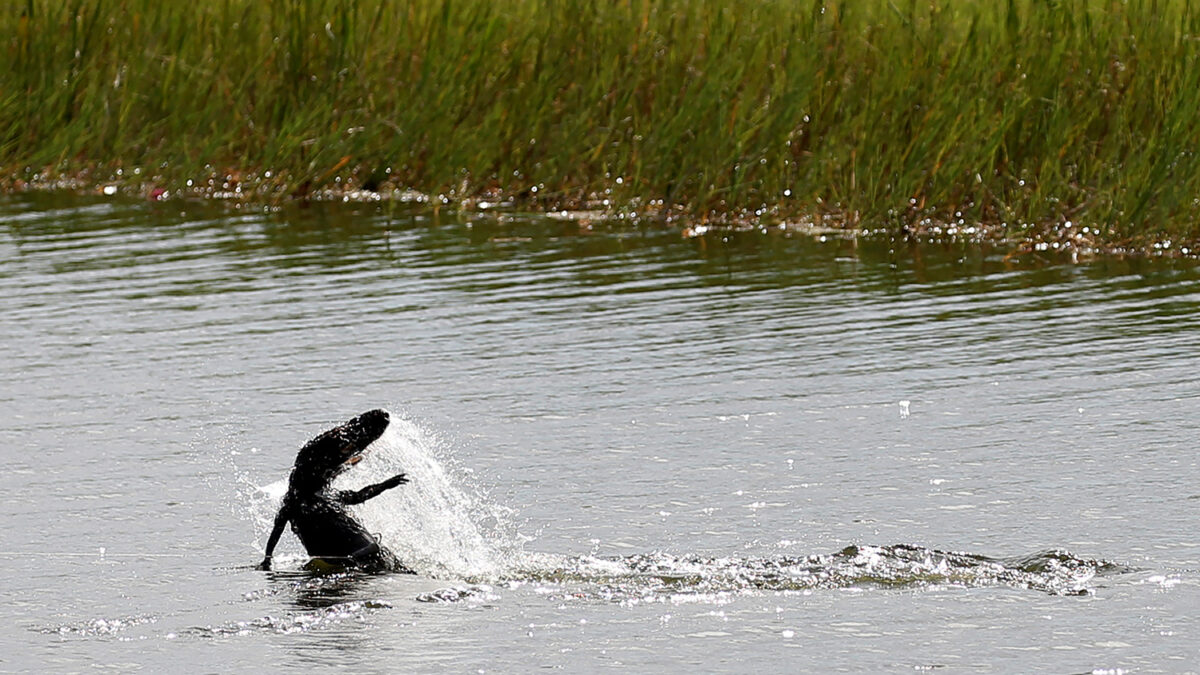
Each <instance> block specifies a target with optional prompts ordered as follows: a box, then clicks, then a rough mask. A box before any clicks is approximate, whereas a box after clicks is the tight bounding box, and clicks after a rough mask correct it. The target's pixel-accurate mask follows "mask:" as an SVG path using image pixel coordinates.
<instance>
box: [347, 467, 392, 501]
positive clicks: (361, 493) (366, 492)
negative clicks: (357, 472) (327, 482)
mask: <svg viewBox="0 0 1200 675" xmlns="http://www.w3.org/2000/svg"><path fill="white" fill-rule="evenodd" d="M407 482H408V478H405V476H404V474H402V473H401V474H397V475H395V476H392V477H391V478H389V479H387V480H385V481H383V482H382V483H376V484H374V485H368V486H367V487H365V488H363V489H361V490H342V491H341V492H338V495H337V496H338V501H340V502H341V503H343V504H361V503H363V502H365V501H367V500H368V499H372V498H374V497H378V496H379V495H380V493H382V492H384V491H385V490H391V489H392V488H394V487H396V486H397V485H403V484H404V483H407Z"/></svg>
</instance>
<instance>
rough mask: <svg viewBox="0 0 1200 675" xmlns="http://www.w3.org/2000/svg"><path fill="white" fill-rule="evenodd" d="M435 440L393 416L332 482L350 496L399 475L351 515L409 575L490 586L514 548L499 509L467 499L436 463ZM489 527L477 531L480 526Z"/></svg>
mask: <svg viewBox="0 0 1200 675" xmlns="http://www.w3.org/2000/svg"><path fill="white" fill-rule="evenodd" d="M437 448H438V442H437V440H436V439H435V438H434V437H432V436H431V435H429V434H428V433H427V432H426V431H425V430H424V429H422V428H421V427H419V426H417V425H416V424H414V423H413V422H411V421H409V420H405V419H401V418H398V417H396V416H394V415H393V417H392V423H391V424H390V425H389V426H388V429H387V431H386V432H385V433H384V434H383V436H381V437H380V438H379V439H378V440H376V441H375V442H374V443H373V444H371V447H370V449H369V450H368V451H367V452H366V453H365V456H364V459H363V461H361V462H359V463H358V464H357V465H356V466H355V467H354V469H353V470H351V471H349V472H347V473H346V474H345V475H344V476H343V477H341V478H339V479H338V480H337V481H336V482H335V487H336V488H338V489H354V488H358V487H362V486H363V485H367V484H370V483H377V482H379V481H382V480H385V479H387V478H390V477H391V476H394V475H396V474H398V473H404V474H406V475H407V476H408V480H409V482H408V483H407V484H405V485H401V486H399V487H396V488H394V489H392V490H388V491H387V492H384V493H383V494H381V495H379V496H378V497H376V498H374V499H372V500H370V501H367V502H366V503H364V504H362V505H360V506H355V507H353V508H354V511H355V513H356V514H357V515H358V516H359V518H360V519H361V520H362V522H363V524H364V525H365V526H366V527H367V529H368V530H370V531H371V532H372V533H375V534H377V535H379V537H380V541H381V542H382V543H383V545H384V546H386V547H388V548H390V549H391V550H392V551H393V552H395V553H396V555H397V556H398V557H399V558H400V560H401V561H402V562H403V563H404V564H405V565H406V566H408V567H409V568H410V569H412V570H413V571H415V572H417V573H419V574H422V575H425V576H432V577H441V578H458V579H495V578H498V577H501V576H503V575H504V573H505V571H506V570H508V569H510V568H511V566H512V564H513V562H514V556H518V554H519V544H518V543H517V541H516V539H515V537H514V536H512V535H511V533H509V532H506V531H505V530H506V528H505V526H504V523H505V522H506V518H505V517H504V514H503V512H502V510H501V509H500V508H499V507H497V506H495V505H492V504H488V503H486V501H484V500H482V499H481V498H479V497H478V495H477V494H472V491H468V490H467V489H464V487H463V486H462V485H461V484H460V483H459V482H458V481H456V480H454V479H453V478H452V477H451V476H450V475H448V474H447V472H446V470H445V468H444V467H443V466H442V464H441V462H439V461H438V457H437ZM485 522H487V523H489V524H491V526H490V527H485V526H484V525H483V523H485Z"/></svg>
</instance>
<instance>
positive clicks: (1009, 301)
mask: <svg viewBox="0 0 1200 675" xmlns="http://www.w3.org/2000/svg"><path fill="white" fill-rule="evenodd" d="M1005 253H1006V250H1004V249H997V248H992V247H989V246H987V245H975V244H966V243H961V242H945V243H927V244H915V243H913V242H909V241H888V240H866V239H857V240H856V239H835V238H830V239H828V240H824V241H822V240H819V239H815V238H813V237H810V236H804V235H797V234H788V233H783V232H778V231H770V232H766V233H762V232H749V233H737V234H729V235H721V234H709V235H707V236H705V237H701V238H695V239H683V238H682V237H680V235H679V233H678V232H677V231H676V230H674V229H670V228H662V227H658V226H656V225H653V224H645V225H642V226H636V227H627V226H620V227H615V226H611V225H609V224H605V223H602V222H594V223H586V222H581V221H579V220H567V219H563V220H559V219H552V218H544V217H525V216H521V215H519V214H494V213H488V214H468V215H464V216H455V215H447V214H445V213H443V214H441V215H440V216H437V215H434V214H432V213H428V212H425V211H421V210H416V209H412V208H409V207H406V206H402V205H397V206H394V207H390V206H385V207H379V206H375V205H370V206H367V205H316V206H314V207H313V208H311V209H307V210H304V209H288V210H284V211H280V212H273V213H265V212H261V211H257V210H254V209H251V208H248V207H242V208H234V207H231V206H229V205H211V204H206V203H183V202H166V203H134V202H111V201H106V200H100V199H93V198H63V197H60V196H46V195H28V196H19V197H5V198H3V199H0V254H2V255H0V315H2V316H3V317H4V320H3V321H0V344H3V346H4V358H3V359H0V378H3V381H4V383H5V384H4V386H3V387H0V407H2V408H3V410H4V411H5V415H4V416H3V419H2V420H0V442H3V443H4V444H5V446H6V447H8V448H10V450H11V451H10V453H9V454H8V455H7V456H6V471H5V472H2V473H0V489H2V490H3V494H5V496H6V497H5V508H6V513H7V514H8V515H7V518H6V525H7V527H6V534H5V535H4V537H5V539H4V540H3V545H2V546H0V549H3V550H0V559H2V560H4V561H5V563H6V565H7V568H8V569H7V574H6V575H5V579H6V580H5V581H4V582H3V586H0V599H3V600H4V601H5V602H4V606H5V607H6V608H7V609H6V610H5V612H6V614H5V618H7V619H9V620H10V621H9V622H10V624H11V625H18V626H21V627H22V631H20V634H18V635H13V636H6V637H5V638H3V639H2V640H0V646H3V647H4V648H5V649H3V650H0V651H3V653H4V654H6V655H7V654H14V656H8V657H6V658H8V659H9V661H7V662H5V663H4V665H3V667H4V668H10V667H11V668H13V669H15V670H22V669H33V668H35V667H39V666H44V664H45V663H47V662H50V661H47V659H50V660H51V661H52V663H51V665H52V666H54V667H55V668H56V669H59V670H68V671H69V670H80V669H83V668H84V667H91V665H92V664H93V663H94V664H97V665H99V666H101V667H103V666H108V667H112V668H121V666H122V664H124V665H125V666H128V665H129V664H130V660H131V658H132V657H130V655H129V652H127V651H123V650H122V648H121V645H122V642H121V641H122V640H125V639H129V640H138V641H139V645H140V646H141V647H143V648H142V649H139V651H138V654H139V656H138V658H139V659H141V661H140V663H142V664H144V665H146V666H148V667H149V668H154V669H159V670H161V669H163V668H166V667H169V666H170V665H173V664H178V663H179V662H181V661H180V660H179V659H180V656H181V655H187V656H188V657H199V658H200V659H201V660H200V661H196V662H197V663H199V662H206V663H213V664H214V665H213V669H214V670H216V669H228V668H227V667H225V668H222V666H229V665H232V664H234V663H237V664H239V666H240V667H242V668H244V667H245V664H263V665H265V664H266V663H270V664H271V667H272V668H273V669H279V670H284V671H289V670H307V669H309V668H311V667H312V666H314V665H334V664H336V665H339V666H340V667H361V668H368V669H369V668H371V667H372V665H371V664H375V667H378V663H381V662H385V661H386V662H387V663H388V664H390V666H394V667H395V668H396V669H401V670H403V669H409V670H417V671H422V670H424V671H428V670H432V669H435V668H446V667H453V668H454V669H456V670H473V669H480V668H483V669H490V670H496V671H502V672H503V671H519V670H524V669H528V668H529V664H530V663H536V664H538V666H539V667H558V666H562V667H567V666H571V667H574V668H576V669H579V668H584V669H587V668H591V667H595V668H601V667H612V666H613V665H615V664H617V663H620V664H624V665H626V666H628V667H633V668H635V669H641V670H647V669H669V667H670V665H671V664H678V663H685V664H689V665H692V666H696V667H700V664H699V663H698V660H699V659H700V657H698V656H697V655H701V656H702V657H703V661H704V663H706V664H707V665H708V666H709V667H710V669H714V670H730V671H739V670H744V668H739V666H745V667H748V665H747V664H749V665H753V666H754V668H755V669H760V670H780V669H784V668H790V669H798V670H806V669H807V670H809V671H836V670H844V671H857V672H864V671H866V672H879V671H887V670H895V669H897V668H900V669H906V670H911V669H912V668H917V667H921V668H924V667H933V666H939V667H940V665H939V664H941V665H946V664H950V665H955V664H957V665H959V666H961V667H962V669H964V670H968V671H989V670H990V671H992V672H1013V671H1027V670H1033V669H1037V668H1042V669H1049V670H1055V671H1057V672H1083V671H1087V670H1091V669H1097V668H1098V669H1104V668H1110V669H1111V668H1127V669H1137V668H1143V669H1152V668H1158V667H1162V664H1163V663H1168V666H1167V667H1168V668H1169V666H1170V665H1171V664H1176V663H1188V662H1194V658H1193V657H1196V656H1197V655H1196V654H1195V653H1194V645H1195V644H1200V623H1198V622H1197V621H1196V620H1195V619H1194V612H1191V610H1190V608H1191V607H1194V606H1195V602H1196V601H1197V600H1198V598H1197V594H1198V593H1200V577H1198V576H1197V575H1196V574H1195V572H1194V570H1195V569H1197V568H1200V545H1198V544H1197V543H1196V541H1195V539H1194V537H1192V536H1191V535H1190V534H1189V533H1190V532H1193V531H1194V529H1195V505H1196V503H1197V495H1198V491H1197V489H1196V487H1195V486H1196V484H1197V483H1198V479H1200V467H1198V464H1197V461H1196V459H1195V453H1194V452H1193V450H1194V445H1195V439H1196V437H1197V435H1198V434H1197V432H1198V431H1200V429H1198V427H1200V423H1198V422H1197V416H1196V414H1195V413H1196V402H1197V398H1200V391H1198V390H1197V387H1196V385H1195V376H1194V371H1195V369H1194V360H1195V354H1197V353H1200V318H1198V317H1200V313H1198V312H1197V309H1200V306H1198V305H1200V284H1198V283H1197V281H1198V278H1197V276H1198V275H1197V271H1196V268H1195V266H1194V264H1193V263H1191V262H1189V261H1169V260H1137V259H1124V260H1122V259H1101V260H1096V261H1090V262H1085V263H1080V264H1066V261H1063V260H1058V259H1054V258H1052V257H1042V258H1039V257H1034V256H1025V257H1021V258H1018V259H1006V258H1005ZM379 406H384V407H388V408H391V409H392V410H393V411H394V412H396V413H397V414H398V416H399V417H401V418H407V419H409V420H411V423H412V425H413V426H412V427H411V428H410V429H409V431H410V432H411V433H410V436H413V435H414V434H415V436H414V437H419V436H421V434H426V435H427V436H429V437H431V438H432V440H430V441H429V445H428V447H427V448H425V449H427V450H428V453H427V458H428V459H429V461H430V462H431V463H429V464H427V465H425V466H424V467H423V469H421V471H423V476H425V480H426V483H427V485H426V486H425V487H426V488H432V487H435V483H436V480H434V478H433V477H436V476H437V472H438V471H441V472H443V473H444V474H445V476H446V477H447V478H446V481H447V482H446V485H457V486H461V487H462V490H463V492H462V494H466V495H467V496H468V497H469V498H470V499H468V500H467V502H468V503H464V504H458V505H457V506H455V505H454V502H453V500H450V501H446V500H443V501H441V502H438V501H437V500H436V499H434V498H433V497H432V496H431V495H433V494H434V493H429V492H422V491H421V490H416V489H414V490H413V491H412V493H411V494H410V495H409V497H410V498H413V499H417V498H420V499H422V501H421V502H420V503H417V502H409V503H407V504H405V505H404V507H403V511H404V513H405V515H406V517H407V516H411V517H412V518H409V519H408V520H406V519H405V518H401V517H392V516H391V515H389V514H388V513H383V514H380V513H376V514H374V515H372V514H370V513H366V514H364V517H366V518H368V519H370V518H374V519H375V520H376V521H378V522H384V521H386V523H389V524H390V525H385V526H384V527H388V526H390V527H392V530H391V531H389V532H388V533H387V536H388V537H390V539H389V542H390V543H392V544H393V546H395V547H396V548H398V549H404V550H405V551H406V554H407V555H408V556H410V557H412V558H414V559H418V560H419V561H420V562H421V564H423V565H425V567H426V569H427V570H428V575H425V576H418V577H415V578H408V577H407V576H405V578H399V577H398V575H392V576H386V577H383V578H380V577H362V578H347V579H340V578H334V579H329V578H320V579H318V578H313V577H309V576H306V575H302V576H299V577H295V578H293V577H289V576H287V575H286V574H284V575H283V576H268V575H263V574H262V573H259V572H255V571H253V570H249V569H246V567H248V566H250V565H252V564H253V563H254V562H256V561H257V560H258V559H260V558H261V532H262V526H261V524H259V523H258V522H257V521H256V520H255V514H256V513H257V511H256V509H257V506H258V505H263V504H268V505H269V499H270V495H269V493H268V492H264V491H262V490H261V488H264V487H270V486H271V485H273V484H277V483H278V482H279V481H281V480H283V479H285V478H286V475H287V470H288V468H289V467H290V466H291V463H292V460H293V458H294V455H295V451H296V450H297V449H298V448H299V447H300V445H301V444H303V442H304V441H306V440H307V439H308V438H310V437H312V436H313V435H314V434H315V433H317V432H319V431H321V430H323V429H325V428H328V427H329V426H332V425H333V424H335V423H337V422H339V421H341V420H343V419H345V418H347V417H349V416H350V415H353V414H355V413H358V412H361V411H362V410H366V409H369V408H373V407H379ZM405 447H407V446H405ZM400 449H403V448H400ZM387 459H388V456H386V455H381V456H380V460H381V461H383V460H387ZM391 461H395V462H398V463H400V464H401V465H402V466H403V467H404V468H410V467H414V468H413V470H414V471H416V470H417V468H419V467H417V465H418V464H419V463H420V462H421V461H424V460H423V459H422V457H419V456H416V455H412V454H405V453H404V452H399V453H398V454H395V455H394V456H391ZM442 496H445V495H442ZM439 504H441V505H439ZM447 504H449V506H447ZM377 506H380V507H381V508H383V507H385V506H386V504H384V503H380V504H378V505H377ZM455 508H459V509H460V511H459V512H458V515H456V516H455V517H454V518H451V519H450V520H449V521H448V522H447V523H442V524H440V525H439V524H437V523H434V522H432V521H430V520H428V519H426V520H423V521H422V520H420V518H425V517H427V516H428V517H432V515H433V514H441V513H447V512H449V511H453V510H454V509H455ZM422 509H425V510H424V511H422ZM268 510H269V509H268ZM385 510H386V509H385ZM422 514H423V515H422ZM418 516H419V517H420V518H417V517H418ZM413 518H416V519H415V520H414V519H413ZM463 523H469V524H471V525H473V526H476V525H477V526H478V528H477V529H478V530H479V532H476V534H477V535H478V536H480V537H482V539H480V540H475V541H477V543H478V541H483V542H484V543H485V544H488V541H487V536H488V533H489V532H491V530H492V529H497V530H498V531H503V532H507V533H509V534H506V535H504V536H505V537H509V539H508V540H507V541H509V542H510V543H516V544H520V546H519V547H518V548H521V549H522V550H524V551H526V552H527V553H528V554H529V555H531V556H534V557H537V556H544V557H542V558H540V559H541V560H543V561H546V564H545V565H543V566H541V567H537V568H536V569H534V570H532V571H529V570H526V572H527V574H526V576H524V577H521V576H515V577H514V576H504V575H500V576H499V577H496V578H495V579H490V580H487V581H484V582H482V583H480V580H478V579H475V580H474V582H475V583H474V584H472V582H471V581H470V580H467V579H464V578H465V577H471V575H472V574H474V573H475V572H474V571H473V570H477V566H478V565H481V564H485V563H486V562H487V561H486V560H484V561H483V562H481V561H480V559H479V558H478V557H477V556H473V555H465V554H464V556H462V557H458V558H456V557H454V556H448V555H445V553H446V551H448V550H449V549H450V548H452V547H451V546H449V545H446V544H444V543H443V544H431V542H436V541H442V542H446V541H460V540H458V539H455V537H456V536H458V535H459V534H461V532H458V531H457V530H456V529H455V526H456V525H462V524H463ZM438 528H442V529H441V530H439V529H438ZM506 528H507V529H506ZM513 530H515V531H516V532H517V533H519V534H512V533H511V532H512V531H513ZM438 532H441V534H438ZM467 534H470V533H469V532H468V533H467ZM443 535H444V536H443ZM439 537H443V538H442V539H440V540H439ZM469 538H470V537H468V539H469ZM488 545H490V544H488ZM102 548H103V549H105V550H106V551H108V553H109V555H108V556H107V557H104V558H103V559H98V558H95V557H91V556H90V555H89V556H86V557H85V556H81V555H75V554H80V553H88V554H90V553H92V552H95V551H99V550H100V549H102ZM484 548H485V549H486V546H485V547H484ZM472 550H474V551H475V552H476V553H477V552H478V550H479V549H472ZM945 551H962V552H965V553H944V552H945ZM1037 551H1047V552H1048V553H1042V554H1039V553H1034V552H1037ZM1066 551H1070V553H1067V552H1066ZM459 552H460V553H462V551H459ZM831 552H837V553H831ZM281 555H282V559H283V560H285V561H286V560H288V559H289V558H288V556H291V559H293V560H296V561H300V560H302V552H301V551H300V549H299V547H298V546H297V545H296V543H295V541H294V539H292V538H291V535H290V534H289V535H287V536H285V539H284V542H283V549H282V551H281ZM1024 556H1029V557H1028V558H1027V559H1026V558H1023V557H1024ZM1104 561H1114V562H1112V563H1109V562H1104ZM298 564H299V563H297V566H298ZM472 566H476V567H474V568H473V567H472ZM1113 566H1117V567H1113ZM1121 566H1128V567H1127V568H1126V567H1121ZM605 575H608V576H605ZM843 582H844V583H843ZM310 584H311V587H310ZM688 584H695V585H694V586H688ZM681 588H684V589H685V590H684V591H683V592H680V589H681ZM1029 589H1033V590H1035V591H1042V592H1030V590H1029ZM1080 590H1083V591H1087V592H1090V593H1091V595H1089V596H1087V597H1085V598H1083V599H1071V600H1070V601H1069V602H1068V601H1067V599H1064V598H1061V597H1060V596H1061V595H1067V594H1072V593H1075V592H1078V591H1080ZM606 596H611V597H612V598H613V599H617V600H620V601H619V602H595V601H594V600H598V599H600V600H602V599H603V598H604V597H606ZM685 596H686V597H685ZM645 597H649V598H651V600H649V601H646V602H640V601H639V602H631V601H630V600H632V599H636V598H645ZM419 598H420V599H425V600H429V601H430V602H418V599H419ZM579 600H582V601H579ZM447 601H449V602H447ZM1064 602H1067V603H1068V604H1061V603H1064ZM1047 616H1049V617H1053V618H1052V619H1045V618H1043V617H1047ZM1131 617H1136V618H1131ZM951 625H952V626H954V627H955V628H954V629H953V630H954V634H955V636H956V637H955V639H954V640H953V641H947V640H945V639H943V637H942V636H944V635H945V634H946V630H947V626H951ZM48 627H49V628H50V629H52V630H51V632H50V633H49V634H47V633H44V632H41V631H43V630H44V629H47V628H48ZM25 629H28V630H25ZM281 633H283V634H291V633H301V634H303V635H313V634H315V635H321V636H324V637H323V638H322V639H319V640H316V639H314V640H313V641H311V642H305V643H297V642H292V643H280V642H278V641H277V640H279V639H281V638H280V637H279V634H281ZM234 635H243V636H244V637H245V639H244V640H234V639H232V637H231V636H234ZM165 636H171V637H170V638H169V639H167V638H166V637H165ZM198 638H204V639H202V640H201V639H198ZM209 638H214V639H211V640H210V639H209ZM53 640H66V641H74V642H68V643H66V644H67V647H66V648H65V649H57V648H56V645H58V644H59V643H55V642H52V641H53ZM414 643H416V644H420V645H421V649H416V650H414V649H410V648H408V647H409V646H410V645H411V644H414ZM201 644H203V645H210V646H209V647H204V646H198V645H201ZM214 645H219V647H218V648H216V649H214V648H212V647H211V646H214ZM1120 645H1125V646H1120ZM814 646H820V649H814V648H813V647H814ZM204 658H207V659H208V661H203V659H204ZM55 659H56V660H55ZM381 659H384V660H385V661H381ZM1189 659H1191V660H1190V661H1189ZM1164 660H1165V661H1164ZM963 664H967V665H963ZM976 666H978V667H976Z"/></svg>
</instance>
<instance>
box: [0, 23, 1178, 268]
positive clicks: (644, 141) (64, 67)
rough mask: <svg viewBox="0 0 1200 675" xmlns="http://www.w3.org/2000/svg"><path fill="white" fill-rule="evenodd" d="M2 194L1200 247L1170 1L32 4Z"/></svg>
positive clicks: (0, 30)
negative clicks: (308, 203)
mask: <svg viewBox="0 0 1200 675" xmlns="http://www.w3.org/2000/svg"><path fill="white" fill-rule="evenodd" d="M0 36H3V37H0V59H3V61H4V64H3V66H4V67H2V68H0V190H3V191H10V192H11V191H22V190H27V189H39V188H53V187H69V188H72V189H83V190H104V189H108V190H110V191H113V190H115V191H120V192H136V193H142V194H146V195H147V196H151V197H154V198H164V197H165V198H168V199H169V198H174V197H177V196H187V195H194V194H206V195H210V196H229V197H234V198H238V199H246V200H252V201H262V202H271V203H275V202H280V201H286V200H295V199H310V198H320V197H322V196H332V195H336V196H339V197H356V196H357V197H362V198H373V197H374V196H376V195H386V196H397V195H399V196H402V197H404V198H414V199H418V200H431V201H434V202H435V203H439V204H440V203H443V202H444V203H447V204H453V205H461V204H464V203H465V204H468V205H472V204H474V205H477V204H479V203H480V202H497V203H506V204H508V203H511V204H514V205H515V206H517V207H520V208H528V207H532V208H536V209H545V210H561V209H567V210H575V209H586V210H591V211H600V212H603V213H607V214H611V215H622V216H626V217H629V216H632V217H651V218H670V219H678V221H679V222H680V223H681V224H684V225H681V227H683V226H685V225H686V224H691V225H694V224H698V223H699V224H705V225H709V226H747V225H749V226H775V225H778V224H781V223H782V224H785V225H786V224H789V223H804V224H815V225H819V226H823V227H845V228H853V229H869V230H887V231H890V232H894V233H917V234H921V233H946V232H951V231H957V232H964V231H969V232H979V233H987V235H988V236H993V237H1000V238H1006V239H1008V240H1011V241H1013V242H1014V244H1015V245H1016V246H1017V247H1021V246H1028V247H1036V246H1047V245H1052V246H1055V247H1058V246H1060V245H1061V246H1066V247H1079V248H1081V249H1084V248H1086V249H1095V250H1129V251H1156V252H1160V253H1161V252H1180V253H1182V254H1185V255H1187V254H1194V253H1193V250H1194V249H1195V248H1196V247H1197V246H1198V245H1200V158H1198V156H1197V151H1198V150H1200V113H1198V112H1197V111H1198V110H1200V63H1198V56H1200V9H1196V8H1194V7H1193V6H1191V4H1190V3H1187V2H1183V1H1182V0H1158V1H1153V0H1127V1H1124V2H1118V1H1103V0H1063V1H1061V2H1053V3H1050V2H1043V1H1036V0H1009V1H1008V2H982V3H981V2H968V1H966V0H960V1H957V2H929V1H923V2H916V1H906V0H892V1H888V0H867V1H866V2H833V1H830V2H820V1H812V2H770V1H767V2H757V1H755V2H751V1H750V0H725V1H714V2H686V1H683V0H665V1H661V2H650V1H648V0H647V1H637V0H628V1H625V2H620V1H618V2H601V1H596V0H564V1H562V2H537V1H533V0H510V1H507V2H492V1H490V0H454V1H451V0H426V1H421V2H386V1H384V0H289V1H288V2H272V3H264V2H254V1H252V0H222V1H218V2H197V3H182V2H166V3H163V2H158V1H157V0H116V1H108V2H105V1H103V0H71V1H68V2H52V1H50V0H24V1H20V2H9V3H4V5H3V7H0Z"/></svg>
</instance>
